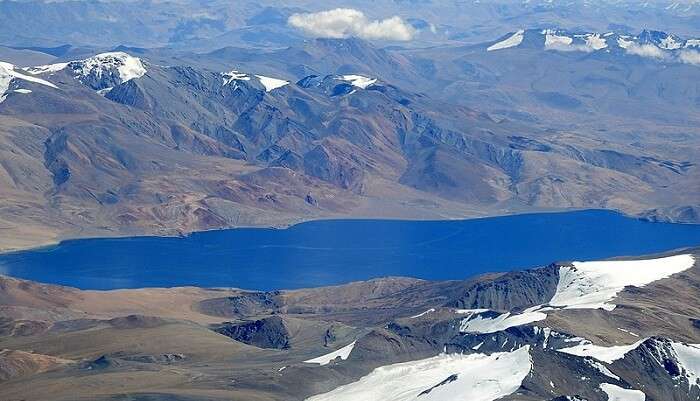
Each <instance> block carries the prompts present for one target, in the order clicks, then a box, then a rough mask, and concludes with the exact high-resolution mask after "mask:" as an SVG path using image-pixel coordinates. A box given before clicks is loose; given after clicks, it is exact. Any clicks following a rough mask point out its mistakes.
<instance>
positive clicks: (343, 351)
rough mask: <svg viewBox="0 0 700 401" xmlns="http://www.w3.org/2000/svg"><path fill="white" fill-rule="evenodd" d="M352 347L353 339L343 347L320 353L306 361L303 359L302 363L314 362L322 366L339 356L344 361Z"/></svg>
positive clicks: (353, 346)
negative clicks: (323, 353) (324, 353)
mask: <svg viewBox="0 0 700 401" xmlns="http://www.w3.org/2000/svg"><path fill="white" fill-rule="evenodd" d="M353 348H355V341H353V342H351V343H350V344H348V345H346V346H344V347H343V348H341V349H339V350H337V351H333V352H331V353H329V354H326V355H321V356H319V357H318V358H314V359H309V360H308V361H304V363H315V364H318V365H321V366H323V365H328V364H329V363H331V361H333V360H335V359H336V358H338V357H340V359H341V360H343V361H344V360H346V359H348V357H349V356H350V353H351V352H352V349H353Z"/></svg>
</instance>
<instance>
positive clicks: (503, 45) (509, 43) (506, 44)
mask: <svg viewBox="0 0 700 401" xmlns="http://www.w3.org/2000/svg"><path fill="white" fill-rule="evenodd" d="M524 37H525V30H523V29H520V30H519V31H517V32H515V33H514V34H513V35H511V36H510V37H508V38H507V39H505V40H502V41H500V42H498V43H494V44H492V45H491V46H489V47H488V48H487V49H486V51H489V52H490V51H494V50H501V49H508V48H510V47H516V46H519V45H520V44H521V43H523V38H524Z"/></svg>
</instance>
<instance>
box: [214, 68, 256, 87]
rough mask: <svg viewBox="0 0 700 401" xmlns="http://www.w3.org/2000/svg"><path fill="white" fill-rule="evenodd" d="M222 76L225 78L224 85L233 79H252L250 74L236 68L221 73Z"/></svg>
mask: <svg viewBox="0 0 700 401" xmlns="http://www.w3.org/2000/svg"><path fill="white" fill-rule="evenodd" d="M221 76H222V77H223V78H224V85H228V84H230V83H231V82H233V81H250V76H249V75H248V74H245V73H242V72H239V71H236V70H231V71H229V72H224V73H221Z"/></svg>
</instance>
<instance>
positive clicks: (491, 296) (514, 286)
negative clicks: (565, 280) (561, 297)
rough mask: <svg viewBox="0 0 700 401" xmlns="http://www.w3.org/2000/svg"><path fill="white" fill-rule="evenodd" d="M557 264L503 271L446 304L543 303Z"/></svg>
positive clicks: (524, 305) (550, 293) (553, 283)
mask: <svg viewBox="0 0 700 401" xmlns="http://www.w3.org/2000/svg"><path fill="white" fill-rule="evenodd" d="M558 282H559V266H558V265H556V264H552V265H549V266H547V267H544V268H541V269H536V270H525V271H519V272H510V273H506V274H503V275H502V276H500V277H499V278H497V279H495V280H489V281H486V282H479V283H476V284H474V285H473V286H470V287H469V288H467V289H466V291H465V292H464V294H462V296H460V297H459V298H457V299H454V300H452V301H450V302H449V303H448V304H447V306H452V307H456V308H465V309H473V308H487V309H493V310H505V311H509V310H512V309H526V308H528V307H530V306H534V305H540V304H544V303H547V302H548V301H549V300H550V299H552V296H554V293H555V292H556V289H557V283H558Z"/></svg>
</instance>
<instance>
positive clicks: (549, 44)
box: [542, 29, 574, 50]
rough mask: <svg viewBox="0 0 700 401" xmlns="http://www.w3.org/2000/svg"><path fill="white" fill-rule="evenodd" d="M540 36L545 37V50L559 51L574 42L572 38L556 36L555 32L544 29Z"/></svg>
mask: <svg viewBox="0 0 700 401" xmlns="http://www.w3.org/2000/svg"><path fill="white" fill-rule="evenodd" d="M542 34H543V35H545V36H544V47H545V48H546V49H552V50H560V49H562V48H566V47H568V46H569V45H571V43H573V41H574V39H573V38H570V37H568V36H563V35H557V31H555V30H552V29H545V30H544V31H542Z"/></svg>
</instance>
